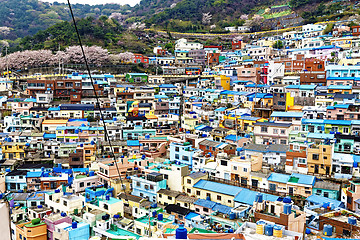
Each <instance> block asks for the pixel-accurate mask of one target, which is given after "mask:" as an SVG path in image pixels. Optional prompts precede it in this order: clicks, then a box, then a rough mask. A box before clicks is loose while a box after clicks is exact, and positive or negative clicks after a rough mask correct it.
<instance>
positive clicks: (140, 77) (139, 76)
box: [125, 73, 148, 83]
mask: <svg viewBox="0 0 360 240" xmlns="http://www.w3.org/2000/svg"><path fill="white" fill-rule="evenodd" d="M125 79H126V81H127V82H130V83H144V82H147V81H148V75H147V74H146V73H127V74H126V75H125Z"/></svg>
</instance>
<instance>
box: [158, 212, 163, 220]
mask: <svg viewBox="0 0 360 240" xmlns="http://www.w3.org/2000/svg"><path fill="white" fill-rule="evenodd" d="M163 219H164V215H163V214H162V213H159V214H158V221H162V220H163Z"/></svg>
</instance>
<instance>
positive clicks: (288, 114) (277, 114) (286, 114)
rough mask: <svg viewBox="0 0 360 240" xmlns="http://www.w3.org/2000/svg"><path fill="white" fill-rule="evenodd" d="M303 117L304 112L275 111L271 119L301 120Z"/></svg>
mask: <svg viewBox="0 0 360 240" xmlns="http://www.w3.org/2000/svg"><path fill="white" fill-rule="evenodd" d="M302 116H303V113H302V112H278V111H275V112H273V113H272V114H271V116H270V117H297V118H301V117H302Z"/></svg>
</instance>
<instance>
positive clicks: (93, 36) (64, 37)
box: [9, 16, 123, 52]
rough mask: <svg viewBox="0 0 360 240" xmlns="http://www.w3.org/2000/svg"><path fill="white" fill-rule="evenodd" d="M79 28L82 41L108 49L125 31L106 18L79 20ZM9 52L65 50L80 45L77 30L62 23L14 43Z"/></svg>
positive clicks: (68, 23) (68, 24) (69, 24)
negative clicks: (59, 48) (60, 48)
mask: <svg viewBox="0 0 360 240" xmlns="http://www.w3.org/2000/svg"><path fill="white" fill-rule="evenodd" d="M77 27H78V30H79V33H80V35H81V36H82V38H83V39H82V40H83V42H84V44H86V45H89V46H91V45H101V46H104V47H108V46H111V45H113V44H114V42H117V40H118V34H119V33H121V32H122V31H123V29H122V27H121V26H120V25H119V24H117V23H116V22H115V21H113V20H112V19H108V18H107V17H106V16H102V17H100V18H99V19H98V20H96V19H94V18H92V17H87V18H83V19H78V20H77ZM12 43H13V44H14V45H12V46H11V47H10V49H9V52H15V51H21V50H30V49H32V50H38V49H51V50H53V51H57V50H58V47H59V45H60V46H61V47H62V48H63V49H64V48H65V47H66V46H71V45H78V38H77V35H76V32H75V28H74V26H73V24H72V23H70V22H60V23H57V24H55V25H53V26H51V27H49V28H48V29H46V30H40V31H38V32H37V33H36V34H35V35H33V36H26V37H24V38H22V39H20V40H18V41H17V42H12Z"/></svg>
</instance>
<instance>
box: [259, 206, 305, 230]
mask: <svg viewBox="0 0 360 240" xmlns="http://www.w3.org/2000/svg"><path fill="white" fill-rule="evenodd" d="M290 201H291V200H290ZM264 202H265V201H263V202H262V203H261V204H259V205H258V206H256V208H255V214H254V216H255V221H259V220H265V221H269V222H273V223H275V224H280V225H282V226H285V229H286V230H290V231H294V232H298V233H302V232H303V231H304V227H305V223H306V213H305V212H303V211H301V210H297V209H292V205H290V204H289V203H287V202H286V201H285V200H284V201H274V202H271V201H266V209H265V204H264ZM261 211H262V212H261Z"/></svg>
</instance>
